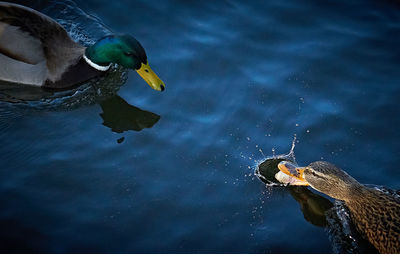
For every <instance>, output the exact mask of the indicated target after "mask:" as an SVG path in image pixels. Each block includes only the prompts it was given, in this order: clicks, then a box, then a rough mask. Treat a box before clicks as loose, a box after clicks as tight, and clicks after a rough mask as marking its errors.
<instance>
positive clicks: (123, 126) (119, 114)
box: [100, 95, 160, 143]
mask: <svg viewBox="0 0 400 254" xmlns="http://www.w3.org/2000/svg"><path fill="white" fill-rule="evenodd" d="M100 106H101V108H102V109H103V113H101V114H100V116H101V117H102V118H103V120H104V122H103V125H105V126H107V127H109V128H111V130H112V131H114V132H117V133H122V132H124V131H128V130H134V131H141V130H143V129H144V128H151V127H153V125H154V124H155V123H157V122H158V120H160V116H159V115H157V114H154V113H152V112H149V111H145V110H141V109H140V108H137V107H135V106H132V105H130V104H129V103H127V102H126V101H125V100H124V99H122V98H121V97H119V96H117V95H116V96H114V97H111V98H109V99H107V100H105V101H103V102H101V103H100ZM122 141H123V139H119V140H118V143H121V142H122Z"/></svg>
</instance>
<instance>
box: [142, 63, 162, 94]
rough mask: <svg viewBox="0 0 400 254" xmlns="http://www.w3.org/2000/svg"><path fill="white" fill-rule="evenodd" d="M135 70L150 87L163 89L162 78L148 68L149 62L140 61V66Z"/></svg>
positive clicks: (158, 89)
mask: <svg viewBox="0 0 400 254" xmlns="http://www.w3.org/2000/svg"><path fill="white" fill-rule="evenodd" d="M136 72H137V73H138V74H139V75H140V77H142V78H143V79H144V81H146V82H147V84H149V86H150V87H151V88H153V89H154V90H157V91H164V90H165V84H164V82H162V80H161V79H160V78H159V77H158V76H157V75H156V74H155V73H154V71H153V70H152V69H151V68H150V65H149V62H147V64H144V63H142V66H141V67H140V69H139V70H136Z"/></svg>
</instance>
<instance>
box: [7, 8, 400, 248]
mask: <svg viewBox="0 0 400 254" xmlns="http://www.w3.org/2000/svg"><path fill="white" fill-rule="evenodd" d="M25 4H27V5H30V6H32V7H35V8H36V9H38V10H40V11H42V12H44V13H46V14H48V15H50V16H52V17H53V18H56V19H57V20H58V21H59V22H60V23H62V24H63V25H65V26H66V27H67V30H68V31H69V32H70V33H71V35H72V36H73V37H74V39H76V40H79V41H81V42H82V43H86V44H90V43H92V42H93V41H95V40H96V39H97V38H99V37H101V36H103V35H104V34H108V33H110V31H112V32H115V33H130V34H132V35H133V36H135V37H136V38H137V39H138V40H139V41H140V42H141V43H142V44H143V46H144V48H145V49H146V51H147V55H148V59H149V62H150V64H151V66H152V68H153V69H154V70H155V72H156V73H157V74H158V75H159V76H160V78H162V79H163V81H164V82H165V84H166V91H165V92H163V93H158V92H156V91H154V90H152V89H150V88H149V86H148V85H147V84H146V83H145V82H144V81H143V80H142V79H141V78H140V77H139V76H138V75H137V74H136V73H135V72H134V71H130V72H129V74H128V79H127V81H126V83H125V84H124V85H122V84H123V83H124V81H125V79H126V76H125V75H126V73H125V72H124V70H115V72H114V76H111V77H108V79H106V80H105V81H104V80H103V81H96V82H95V83H91V84H86V86H84V88H81V89H78V90H74V91H72V92H65V93H63V94H52V93H49V94H44V92H37V91H34V92H32V91H29V92H26V93H23V92H21V90H18V89H17V90H13V89H11V90H10V89H5V91H3V92H1V96H0V98H1V99H2V102H0V140H1V146H0V161H1V164H0V165H1V167H0V208H1V209H0V249H1V253H294V252H296V253H321V252H322V251H323V252H327V253H329V252H333V251H334V248H333V243H332V242H331V241H330V240H329V238H330V234H329V232H328V230H327V229H326V228H324V227H322V226H321V225H319V226H316V225H315V224H313V223H310V222H309V220H307V217H306V216H305V214H303V212H302V209H301V208H302V207H301V203H299V202H298V201H296V198H293V197H296V196H293V193H291V192H290V191H289V189H288V188H282V187H277V188H274V187H268V186H265V184H264V183H262V182H261V181H260V180H259V179H258V178H257V177H255V176H254V169H255V168H256V167H257V165H258V163H259V162H261V161H263V160H264V159H265V157H267V156H271V155H273V153H276V154H282V153H287V152H288V151H289V150H290V147H291V142H292V140H293V137H294V135H295V134H296V136H297V143H296V148H295V154H296V159H297V162H298V163H299V164H300V165H304V164H308V163H310V162H312V161H315V160H320V159H324V160H327V161H330V162H332V163H334V164H336V165H338V166H339V167H341V168H343V169H345V170H346V171H347V172H349V173H350V174H351V175H352V176H354V177H355V178H356V179H358V180H359V181H360V182H362V183H373V184H377V185H385V186H387V187H390V188H394V189H399V188H400V181H399V179H400V170H399V169H398V165H400V161H399V158H400V156H399V155H400V134H399V131H398V130H399V125H400V117H399V116H400V108H399V106H398V102H399V101H400V74H399V73H400V72H399V67H400V48H399V45H400V6H399V5H398V4H397V3H396V2H395V1H323V2H321V1H291V2H287V1H252V2H248V3H245V2H244V1H233V0H232V1H231V0H230V1H177V0H175V1H173V0H171V1H97V0H96V1H91V0H89V1H83V0H82V1H76V5H75V4H74V3H72V2H59V3H58V4H55V3H53V2H48V1H31V2H29V1H28V2H26V1H25ZM79 8H80V9H82V10H83V11H84V12H81V11H80V9H79ZM85 13H87V14H92V15H95V17H93V16H86V14H85ZM23 91H27V90H23ZM115 93H117V94H118V96H117V95H115ZM43 98H45V99H43ZM260 149H261V151H262V152H260ZM273 151H275V152H273ZM305 217H306V218H305ZM317 224H318V223H317Z"/></svg>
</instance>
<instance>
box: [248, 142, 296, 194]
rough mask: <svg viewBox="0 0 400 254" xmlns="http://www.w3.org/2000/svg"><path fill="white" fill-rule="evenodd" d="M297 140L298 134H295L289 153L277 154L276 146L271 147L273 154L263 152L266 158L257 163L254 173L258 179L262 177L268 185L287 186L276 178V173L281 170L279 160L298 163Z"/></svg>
mask: <svg viewBox="0 0 400 254" xmlns="http://www.w3.org/2000/svg"><path fill="white" fill-rule="evenodd" d="M296 141H297V136H296V134H294V136H293V140H292V146H291V148H290V151H289V153H287V154H280V155H276V154H275V148H272V149H271V150H272V156H270V157H267V156H265V155H264V154H263V155H264V159H263V160H260V161H259V162H258V163H257V166H256V168H255V170H254V175H255V176H256V177H257V178H258V179H260V180H261V181H262V182H263V183H265V184H266V186H285V184H282V183H280V182H278V181H277V180H276V179H275V174H276V173H278V172H279V169H278V164H279V162H281V161H291V162H293V163H296V157H295V154H294V149H295V147H296ZM260 150H261V149H260ZM261 152H262V151H261Z"/></svg>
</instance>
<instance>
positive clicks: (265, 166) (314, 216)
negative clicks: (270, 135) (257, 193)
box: [256, 155, 333, 227]
mask: <svg viewBox="0 0 400 254" xmlns="http://www.w3.org/2000/svg"><path fill="white" fill-rule="evenodd" d="M287 160H289V161H292V162H294V158H293V157H288V156H287V155H280V156H274V157H272V158H268V159H266V160H265V161H264V162H262V163H261V164H260V165H259V166H258V168H257V170H256V174H257V175H258V177H259V178H260V179H261V180H262V181H263V182H264V183H266V184H280V183H279V182H278V181H277V180H276V179H275V174H276V173H278V172H279V169H278V164H279V162H281V161H287ZM288 189H289V193H290V194H291V195H292V197H293V198H294V199H295V200H296V201H297V202H298V203H299V205H300V209H301V211H302V212H303V215H304V219H306V221H308V222H309V223H311V224H313V225H315V226H318V227H326V226H327V224H328V222H327V217H326V212H327V211H328V210H329V209H331V208H332V207H333V203H332V202H331V201H330V200H329V199H327V198H325V197H323V196H321V195H318V194H316V193H313V192H312V191H310V190H309V189H307V188H306V187H304V186H289V188H288Z"/></svg>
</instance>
